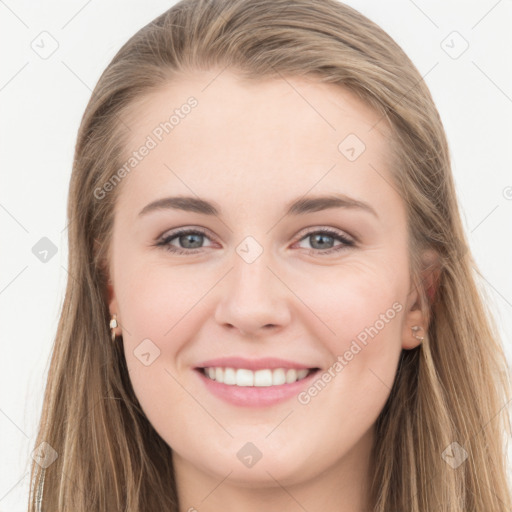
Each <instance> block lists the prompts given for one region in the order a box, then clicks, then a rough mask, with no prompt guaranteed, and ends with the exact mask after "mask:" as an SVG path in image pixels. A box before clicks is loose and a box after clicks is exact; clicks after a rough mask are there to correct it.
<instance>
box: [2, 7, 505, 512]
mask: <svg viewBox="0 0 512 512" xmlns="http://www.w3.org/2000/svg"><path fill="white" fill-rule="evenodd" d="M347 3H348V4H349V5H351V6H353V7H355V8H356V9H358V10H360V11H361V12H362V13H363V14H365V15H366V16H368V17H369V18H371V19H372V20H374V21H375V22H377V23H378V24H379V25H380V26H382V27H383V28H384V29H385V30H386V31H387V32H388V33H389V34H390V35H391V36H392V37H393V38H394V39H395V40H396V41H397V42H398V44H400V45H401V46H402V48H403V49H404V50H405V52H406V53H407V54H408V55H409V56H410V57H411V59H412V60H413V62H414V63H415V65H416V66H417V68H418V69H419V71H420V73H421V74H422V75H424V77H425V81H426V83H427V84H428V86H429V88H430V90H431V92H432V95H433V97H434V100H435V102H436V105H437V107H438V109H439V111H440V114H441V117H442V119H443V123H444V125H445V128H446V132H447V135H448V141H449V144H450V148H451V154H452V159H453V172H454V176H455V182H456V186H457V194H458V198H459V201H460V207H461V212H462V217H463V222H464V225H465V227H466V230H467V232H468V235H469V240H470V244H471V249H472V251H473V254H474V256H475V258H476V261H477V264H478V266H479V268H480V271H481V273H482V275H483V276H484V281H483V285H485V289H486V291H487V293H488V295H489V301H490V304H491V307H492V309H493V310H494V311H495V314H496V316H497V319H498V323H499V325H500V329H501V332H502V335H503V339H504V343H505V348H506V351H507V356H508V358H509V361H512V314H511V313H512V273H511V271H510V263H511V262H512V237H511V235H512V200H511V199H512V189H511V188H510V187H512V171H511V169H512V166H511V164H512V156H511V152H510V146H511V143H512V126H511V125H512V121H511V120H512V69H511V62H512V59H511V55H510V54H511V49H512V35H511V33H512V30H511V28H512V1H511V0H500V1H497V0H478V1H476V0H473V1H471V2H468V1H463V0H457V1H454V0H449V1H446V0H443V1H441V0H435V1H426V0H415V1H414V2H413V1H412V0H394V1H387V2H382V1H379V0H371V1H369V0H365V1H362V0H350V1H348V2H347ZM173 4H174V2H172V1H169V0H166V1H164V0H151V1H147V2H142V1H139V2H136V1H134V0H130V1H127V0H123V1H121V0H108V1H105V0H104V1H102V2H100V1H99V0H89V1H87V0H81V1H69V0H68V1H66V2H65V1H64V0H60V1H56V0H53V1H42V2H37V3H36V2H35V1H33V2H30V1H28V0H0V48H2V63H1V66H0V108H1V110H0V121H1V122H0V129H1V133H0V159H1V167H0V173H1V187H0V233H1V238H2V241H1V243H2V245H1V247H2V250H1V251H0V315H1V317H0V329H1V349H2V350H1V356H0V361H1V372H0V459H1V462H0V464H1V467H0V512H6V511H9V512H22V511H25V510H26V501H27V496H28V477H29V473H28V471H29V458H30V454H31V452H32V450H33V448H34V446H33V444H34V441H35V434H36V426H37V421H38V419H39V414H40V409H41V406H42V396H43V388H44V384H45V379H46V374H47V371H48V361H49V355H50V350H51V347H52V343H53V338H54V335H55V332H56V328H57V319H58V316H59V312H60V307H61V305H62V300H63V296H64V289H65V283H66V280H67V278H68V274H67V272H66V268H67V238H66V237H67V230H66V229H65V228H66V217H65V214H66V203H67V193H68V184H69V178H70V174H71V165H72V156H73V149H74V144H75V141H76V134H77V129H78V126H79V123H80V119H81V116H82V114H83V111H84V109H85V106H86V103H87V102H88V100H89V97H90V94H91V90H92V88H93V87H94V85H95V83H96V81H97V80H98V78H99V76H100V74H101V72H102V71H103V70H104V68H105V67H106V66H107V64H108V63H109V62H110V60H111V59H112V57H113V56H114V54H115V53H116V52H117V50H118V49H119V48H120V47H121V45H122V44H123V43H124V42H125V41H126V40H127V39H128V38H129V37H130V36H132V35H133V34H134V33H135V32H136V31H137V30H138V29H139V28H141V27H142V26H143V25H145V24H146V23H148V22H149V21H151V20H152V19H153V18H155V17H156V16H157V15H159V14H161V13H162V12H163V11H165V10H166V9H168V8H169V7H170V6H171V5H173ZM43 31H46V32H47V33H49V34H51V37H52V38H54V39H55V41H56V43H53V44H55V45H56V44H58V48H57V49H56V51H55V52H54V53H53V54H52V55H51V56H49V57H48V58H46V59H43V58H41V57H40V56H39V55H38V54H37V53H36V52H35V51H34V50H33V48H32V47H31V45H34V46H35V45H37V44H39V45H40V46H42V44H43V43H41V42H40V41H41V38H42V37H45V38H46V40H45V47H46V48H50V47H51V46H50V45H51V44H52V43H51V40H50V39H49V37H50V36H48V35H43V36H40V34H41V32H43ZM453 31H457V32H458V33H459V34H460V35H461V36H462V37H463V38H464V39H465V40H466V41H467V42H468V43H469V47H468V49H467V50H466V51H465V52H464V53H463V54H462V55H460V56H459V57H458V58H456V59H454V58H452V57H451V56H450V55H448V54H447V53H446V52H445V50H444V49H443V47H442V46H441V43H442V41H443V40H445V38H447V36H449V35H450V34H451V33H452V32H453ZM452 41H453V42H452ZM461 43H462V40H461V39H457V36H453V34H452V35H451V36H450V37H449V38H448V39H447V40H446V43H445V44H446V45H450V46H453V49H452V50H451V51H452V52H457V51H458V50H460V49H461V48H462V47H461V46H460V45H461ZM507 187H509V188H508V189H507ZM506 190H508V191H509V195H508V199H507V197H506V192H505V191H506ZM42 237H48V238H49V239H50V240H51V241H52V242H53V243H54V244H55V245H56V246H57V249H58V252H57V254H56V255H55V256H54V257H53V258H51V259H50V260H49V261H48V262H46V263H42V262H41V261H40V260H39V259H38V258H36V257H35V255H34V254H33V253H32V247H33V246H34V245H35V244H36V243H37V242H38V241H39V240H40V239H41V238H42Z"/></svg>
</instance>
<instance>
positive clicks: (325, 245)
mask: <svg viewBox="0 0 512 512" xmlns="http://www.w3.org/2000/svg"><path fill="white" fill-rule="evenodd" d="M307 239H310V240H311V242H310V245H313V247H311V249H310V251H317V252H318V253H319V254H320V255H324V254H331V253H333V252H338V251H343V250H345V249H348V248H349V247H353V246H354V245H355V242H354V240H352V239H350V238H348V237H347V236H346V235H345V234H343V233H342V232H340V231H337V230H335V229H330V228H322V229H320V230H317V231H309V232H308V233H306V235H305V236H303V237H302V238H301V239H300V240H299V242H301V241H302V240H307ZM333 240H339V241H340V242H342V243H341V244H340V245H338V246H334V247H332V245H331V244H332V241H333ZM315 245H316V246H317V247H314V246H315Z"/></svg>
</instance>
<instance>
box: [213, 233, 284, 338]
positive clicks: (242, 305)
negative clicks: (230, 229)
mask: <svg viewBox="0 0 512 512" xmlns="http://www.w3.org/2000/svg"><path fill="white" fill-rule="evenodd" d="M235 251H236V254H234V255H233V260H232V264H233V268H232V271H231V272H230V273H229V275H228V276H226V277H227V283H225V285H224V288H223V293H222V297H221V298H220V301H219V303H218V305H217V311H216V317H217V321H218V322H219V323H221V324H230V325H232V326H234V327H237V328H239V329H240V330H242V331H244V332H250V331H254V330H257V329H259V328H261V327H265V326H267V325H274V326H280V325H284V324H285V323H286V322H287V321H288V317H289V312H288V308H287V301H286V298H285V295H286V287H285V286H284V285H283V283H281V282H280V280H279V279H278V278H277V277H276V275H274V272H273V271H271V270H270V269H271V268H272V267H273V266H274V265H273V261H274V260H273V258H272V255H271V251H270V249H268V248H264V247H263V246H262V245H261V244H260V243H259V242H257V241H256V239H254V238H253V237H246V238H245V239H244V240H243V241H242V242H241V243H240V244H239V245H238V246H237V247H236V248H235ZM269 267H270V268H269Z"/></svg>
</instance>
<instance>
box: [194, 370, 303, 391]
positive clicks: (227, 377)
mask: <svg viewBox="0 0 512 512" xmlns="http://www.w3.org/2000/svg"><path fill="white" fill-rule="evenodd" d="M308 373H309V370H307V369H301V370H295V369H293V368H290V369H285V368H276V369H275V370H270V369H264V370H256V371H255V372H253V371H252V370H246V369H245V368H238V369H236V370H235V369H234V368H220V367H216V368H204V374H205V375H206V376H207V377H209V378H210V379H212V380H216V381H217V382H221V383H223V384H227V385H229V386H256V387H267V386H280V385H281V384H285V383H286V384H291V383H293V382H296V381H298V380H302V379H303V378H304V377H306V376H307V375H308Z"/></svg>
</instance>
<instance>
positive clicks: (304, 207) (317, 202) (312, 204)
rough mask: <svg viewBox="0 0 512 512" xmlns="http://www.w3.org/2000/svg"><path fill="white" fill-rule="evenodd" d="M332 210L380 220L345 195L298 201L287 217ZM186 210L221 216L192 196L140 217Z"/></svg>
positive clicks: (160, 203)
mask: <svg viewBox="0 0 512 512" xmlns="http://www.w3.org/2000/svg"><path fill="white" fill-rule="evenodd" d="M331 208H347V209H354V210H355V209H358V210H361V211H365V212H368V213H371V214H372V215H374V216H375V217H376V218H379V216H378V214H377V212H376V211H375V210H374V209H373V208H372V206H370V205H369V204H368V203H365V202H363V201H360V200H357V199H354V198H352V197H349V196H346V195H344V194H331V195H327V196H314V197H306V198H299V199H296V200H294V201H292V202H290V203H288V204H287V205H286V210H285V215H304V214H307V213H313V212H319V211H322V210H328V209H331ZM165 209H174V210H184V211H187V212H195V213H201V214H204V215H215V216H218V215H219V214H220V211H221V210H220V208H219V207H218V206H216V203H214V202H210V201H206V200H205V199H200V198H198V197H192V196H174V197H164V198H162V199H157V200H156V201H153V202H152V203H149V204H147V205H146V206H145V207H144V208H143V209H142V210H141V211H140V212H139V217H140V216H143V215H146V214H148V213H149V212H152V211H155V210H165Z"/></svg>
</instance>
